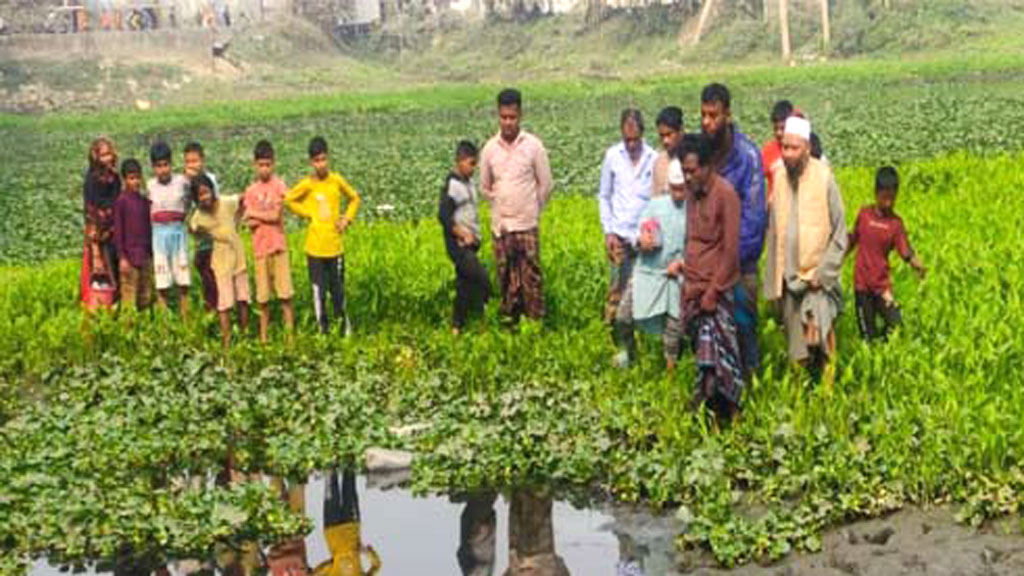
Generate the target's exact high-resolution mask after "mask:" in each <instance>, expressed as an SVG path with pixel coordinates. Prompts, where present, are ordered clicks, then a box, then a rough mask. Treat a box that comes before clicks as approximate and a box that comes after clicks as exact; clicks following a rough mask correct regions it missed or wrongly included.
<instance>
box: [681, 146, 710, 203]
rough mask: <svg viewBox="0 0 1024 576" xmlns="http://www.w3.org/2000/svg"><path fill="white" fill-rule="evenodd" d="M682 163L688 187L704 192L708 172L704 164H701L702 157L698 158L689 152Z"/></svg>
mask: <svg viewBox="0 0 1024 576" xmlns="http://www.w3.org/2000/svg"><path fill="white" fill-rule="evenodd" d="M681 164H682V165H683V175H684V176H686V187H687V189H688V190H690V191H692V192H694V193H698V192H702V191H703V190H704V183H705V181H706V180H707V176H708V172H707V169H706V168H705V167H704V166H701V165H700V159H699V158H697V155H696V154H687V155H686V157H685V158H683V160H682V162H681ZM673 194H674V192H673Z"/></svg>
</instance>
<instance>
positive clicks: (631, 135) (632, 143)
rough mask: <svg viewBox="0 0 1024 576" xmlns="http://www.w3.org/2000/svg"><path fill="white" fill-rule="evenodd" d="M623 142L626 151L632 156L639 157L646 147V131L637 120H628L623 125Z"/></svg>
mask: <svg viewBox="0 0 1024 576" xmlns="http://www.w3.org/2000/svg"><path fill="white" fill-rule="evenodd" d="M622 143H623V144H625V145H626V152H627V153H628V154H629V157H630V158H634V159H636V158H638V157H639V156H640V152H641V151H642V150H643V148H644V133H643V132H642V131H641V130H640V127H639V126H637V125H636V122H633V121H632V120H629V121H627V122H626V123H625V124H623V125H622Z"/></svg>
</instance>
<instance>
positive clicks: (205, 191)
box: [199, 185, 213, 210]
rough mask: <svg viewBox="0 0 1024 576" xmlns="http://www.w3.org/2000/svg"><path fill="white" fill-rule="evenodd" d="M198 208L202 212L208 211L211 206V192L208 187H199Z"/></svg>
mask: <svg viewBox="0 0 1024 576" xmlns="http://www.w3.org/2000/svg"><path fill="white" fill-rule="evenodd" d="M199 206H201V207H202V208H203V209H204V210H209V209H210V207H211V206H213V190H210V187H209V186H206V185H202V186H200V187H199Z"/></svg>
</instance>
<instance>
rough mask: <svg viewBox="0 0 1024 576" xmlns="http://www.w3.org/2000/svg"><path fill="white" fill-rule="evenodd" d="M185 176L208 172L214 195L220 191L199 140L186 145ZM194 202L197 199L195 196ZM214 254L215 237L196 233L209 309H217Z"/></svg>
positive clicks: (204, 298) (205, 298) (199, 269)
mask: <svg viewBox="0 0 1024 576" xmlns="http://www.w3.org/2000/svg"><path fill="white" fill-rule="evenodd" d="M184 159H185V177H186V178H188V179H189V181H190V182H191V180H192V179H193V178H195V177H196V176H198V175H199V174H206V176H207V178H209V179H210V182H213V195H214V196H217V195H218V194H219V193H220V187H219V186H218V185H217V178H216V177H215V176H214V175H213V174H211V173H210V172H207V171H206V154H205V153H204V152H203V145H202V144H200V143H199V142H189V143H188V144H186V145H185V152H184ZM193 202H195V199H194V198H193ZM212 254H213V239H212V238H210V237H209V236H207V235H206V234H196V259H195V265H196V270H198V271H199V282H200V284H202V287H203V302H204V303H205V304H206V309H207V310H216V309H217V281H216V279H215V278H214V275H213V268H212V267H211V266H210V259H211V256H212Z"/></svg>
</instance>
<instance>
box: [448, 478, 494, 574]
mask: <svg viewBox="0 0 1024 576" xmlns="http://www.w3.org/2000/svg"><path fill="white" fill-rule="evenodd" d="M494 500H495V496H494V495H493V494H480V495H474V496H470V497H469V498H468V499H467V501H466V507H465V508H463V509H462V517H461V518H460V522H459V550H458V552H457V553H456V557H457V558H458V561H459V569H461V570H462V575H463V576H490V575H491V574H493V573H494V557H495V552H494V548H495V537H496V534H497V527H498V518H497V515H495V513H494Z"/></svg>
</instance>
